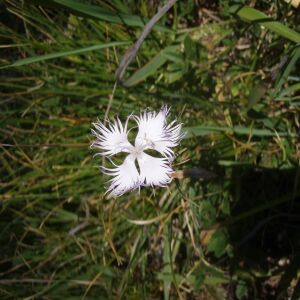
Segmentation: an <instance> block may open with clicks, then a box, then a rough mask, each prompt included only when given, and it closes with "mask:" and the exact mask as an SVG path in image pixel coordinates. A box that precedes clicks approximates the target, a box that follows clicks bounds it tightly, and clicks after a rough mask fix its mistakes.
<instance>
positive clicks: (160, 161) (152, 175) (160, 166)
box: [137, 153, 173, 186]
mask: <svg viewBox="0 0 300 300" xmlns="http://www.w3.org/2000/svg"><path fill="white" fill-rule="evenodd" d="M137 160H138V164H139V167H140V179H141V181H142V185H143V186H165V185H167V184H168V183H170V182H171V180H172V178H171V173H172V172H173V170H172V168H171V167H170V164H169V161H168V159H167V158H164V157H152V156H151V155H148V154H146V153H141V154H140V155H139V156H138V157H137Z"/></svg>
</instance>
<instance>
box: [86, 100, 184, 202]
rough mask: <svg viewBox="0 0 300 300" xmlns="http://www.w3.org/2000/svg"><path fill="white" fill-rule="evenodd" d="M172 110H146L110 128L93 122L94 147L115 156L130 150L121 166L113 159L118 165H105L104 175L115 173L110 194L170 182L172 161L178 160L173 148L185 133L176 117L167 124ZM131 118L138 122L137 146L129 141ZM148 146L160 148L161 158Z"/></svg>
mask: <svg viewBox="0 0 300 300" xmlns="http://www.w3.org/2000/svg"><path fill="white" fill-rule="evenodd" d="M168 113H169V108H168V107H166V106H163V107H162V108H161V110H160V111H159V112H158V113H156V112H150V111H145V112H143V113H141V114H140V116H135V115H130V116H129V117H128V118H127V120H126V122H125V125H124V126H123V125H122V123H121V121H120V120H119V118H116V119H115V120H114V121H113V122H112V123H109V125H108V126H107V127H106V126H105V125H104V124H103V123H101V122H97V123H93V126H94V129H92V134H93V135H94V136H95V137H96V140H95V141H94V142H93V143H92V146H91V147H93V148H99V149H101V150H102V152H100V153H98V154H99V155H102V156H106V157H111V156H113V155H115V154H117V153H120V152H125V153H128V155H127V157H126V158H125V160H124V162H123V163H122V164H121V165H119V166H118V165H116V164H114V163H113V161H112V164H113V165H114V166H115V168H113V169H109V168H106V167H102V171H103V173H104V174H106V175H109V176H113V178H112V179H111V180H110V181H109V182H110V186H109V188H108V189H107V193H109V196H110V197H111V196H115V197H117V196H121V195H123V194H124V193H126V192H127V191H129V190H133V189H136V188H140V187H141V186H152V187H153V186H165V185H166V184H168V183H170V181H171V180H172V177H171V174H172V172H173V170H172V168H171V163H172V161H173V159H174V152H173V150H172V148H174V147H175V146H177V145H178V144H179V142H180V140H181V138H182V137H183V134H182V133H181V124H176V120H174V121H172V122H171V123H169V124H167V120H166V119H167V116H168ZM129 119H133V120H134V121H136V123H137V125H138V133H137V136H136V138H135V142H134V145H132V144H131V143H130V142H129V141H128V132H129V130H128V129H127V126H128V121H129ZM148 149H150V150H156V151H157V152H159V153H160V155H161V157H153V156H151V155H149V154H147V153H145V152H144V151H145V150H148ZM136 161H137V163H138V166H139V170H138V169H137V167H136Z"/></svg>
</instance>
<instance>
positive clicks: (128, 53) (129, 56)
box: [115, 0, 177, 86]
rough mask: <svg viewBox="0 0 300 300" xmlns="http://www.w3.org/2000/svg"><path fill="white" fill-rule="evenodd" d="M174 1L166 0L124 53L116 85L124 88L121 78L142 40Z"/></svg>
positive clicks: (116, 74) (117, 73)
mask: <svg viewBox="0 0 300 300" xmlns="http://www.w3.org/2000/svg"><path fill="white" fill-rule="evenodd" d="M176 1H177V0H168V1H167V3H166V4H165V5H164V6H162V7H161V8H160V9H159V10H158V12H157V13H156V14H155V15H154V16H153V17H152V19H151V20H150V21H149V22H148V23H147V24H146V25H145V27H144V30H143V32H142V34H141V35H140V37H139V38H138V40H137V41H136V42H135V44H134V45H133V46H132V47H131V48H129V49H128V50H127V51H126V53H125V54H124V56H123V57H122V60H121V62H120V64H119V67H118V69H117V71H116V73H115V76H116V80H117V82H118V83H120V84H122V85H125V86H126V84H125V83H124V80H123V76H124V73H125V71H126V69H127V67H128V66H129V64H130V63H131V61H132V60H133V59H134V57H135V56H136V54H137V52H138V50H139V49H140V47H141V45H142V43H143V42H144V40H145V39H146V37H147V36H148V35H149V33H150V32H151V30H152V28H153V26H154V25H155V24H156V23H157V22H158V21H159V19H160V18H161V17H162V16H163V15H164V14H165V13H166V12H167V11H168V10H169V9H170V8H171V7H172V6H173V5H174V4H175V2H176Z"/></svg>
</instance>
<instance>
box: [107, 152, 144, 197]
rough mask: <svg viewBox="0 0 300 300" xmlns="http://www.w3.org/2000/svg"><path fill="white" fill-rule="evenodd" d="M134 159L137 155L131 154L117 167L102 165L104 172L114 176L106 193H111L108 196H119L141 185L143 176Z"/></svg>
mask: <svg viewBox="0 0 300 300" xmlns="http://www.w3.org/2000/svg"><path fill="white" fill-rule="evenodd" d="M134 161H135V157H134V156H133V155H131V154H130V155H128V156H127V157H126V158H125V160H124V162H123V164H121V165H120V166H116V168H113V169H109V168H105V167H102V171H103V173H104V174H106V175H109V176H114V178H112V179H111V180H110V181H109V182H110V186H109V188H108V189H107V191H106V193H109V194H108V197H118V196H121V195H123V194H124V193H126V192H127V191H129V190H133V189H136V188H139V187H140V185H141V178H140V174H139V172H138V170H137V168H136V166H135V163H134Z"/></svg>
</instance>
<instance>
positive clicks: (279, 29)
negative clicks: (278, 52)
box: [230, 5, 300, 43]
mask: <svg viewBox="0 0 300 300" xmlns="http://www.w3.org/2000/svg"><path fill="white" fill-rule="evenodd" d="M230 11H231V12H233V13H236V14H237V15H238V16H239V17H240V18H242V19H244V20H246V21H250V22H256V23H259V24H260V25H262V26H264V27H266V28H268V29H269V30H272V31H273V32H275V33H277V34H278V35H280V36H282V37H285V38H287V39H289V40H291V41H293V42H296V43H299V42H300V33H298V32H297V31H295V30H293V29H291V28H289V27H288V26H286V25H283V24H282V23H280V22H278V21H274V20H273V19H272V18H270V17H268V16H267V15H265V14H264V13H262V12H261V11H259V10H257V9H255V8H252V7H247V6H244V7H242V8H240V9H239V7H238V6H237V5H234V6H232V7H231V8H230Z"/></svg>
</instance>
